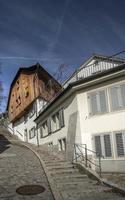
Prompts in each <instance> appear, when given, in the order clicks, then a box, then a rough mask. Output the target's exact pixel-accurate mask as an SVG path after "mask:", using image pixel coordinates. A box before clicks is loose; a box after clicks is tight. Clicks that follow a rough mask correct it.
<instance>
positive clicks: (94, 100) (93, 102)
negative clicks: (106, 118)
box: [88, 90, 108, 115]
mask: <svg viewBox="0 0 125 200" xmlns="http://www.w3.org/2000/svg"><path fill="white" fill-rule="evenodd" d="M88 99H89V105H90V115H96V114H102V113H106V112H108V105H107V94H106V90H101V91H97V92H92V93H90V94H89V95H88Z"/></svg>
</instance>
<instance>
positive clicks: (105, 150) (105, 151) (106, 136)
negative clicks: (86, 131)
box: [94, 133, 112, 158]
mask: <svg viewBox="0 0 125 200" xmlns="http://www.w3.org/2000/svg"><path fill="white" fill-rule="evenodd" d="M94 146H95V151H96V156H97V157H98V156H99V155H100V156H103V157H104V158H108V157H109V158H110V157H112V144H111V134H110V133H102V134H99V135H95V136H94Z"/></svg>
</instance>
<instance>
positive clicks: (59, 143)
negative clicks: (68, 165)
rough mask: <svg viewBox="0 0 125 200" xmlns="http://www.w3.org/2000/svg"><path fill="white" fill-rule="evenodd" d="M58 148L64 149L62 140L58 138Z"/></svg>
mask: <svg viewBox="0 0 125 200" xmlns="http://www.w3.org/2000/svg"><path fill="white" fill-rule="evenodd" d="M58 150H59V151H62V140H58Z"/></svg>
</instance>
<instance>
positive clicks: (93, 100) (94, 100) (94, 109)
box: [90, 92, 98, 115]
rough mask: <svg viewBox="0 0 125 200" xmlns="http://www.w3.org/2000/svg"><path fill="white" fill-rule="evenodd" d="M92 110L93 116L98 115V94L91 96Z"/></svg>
mask: <svg viewBox="0 0 125 200" xmlns="http://www.w3.org/2000/svg"><path fill="white" fill-rule="evenodd" d="M90 108H91V115H95V114H97V113H98V105H97V93H96V92H95V93H92V94H90Z"/></svg>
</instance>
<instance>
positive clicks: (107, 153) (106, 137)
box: [104, 135, 112, 157]
mask: <svg viewBox="0 0 125 200" xmlns="http://www.w3.org/2000/svg"><path fill="white" fill-rule="evenodd" d="M104 147H105V156H106V157H112V150H111V140H110V135H104Z"/></svg>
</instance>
